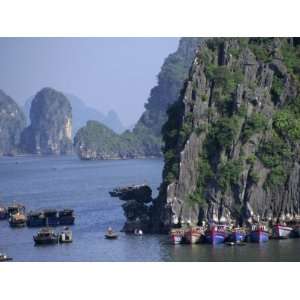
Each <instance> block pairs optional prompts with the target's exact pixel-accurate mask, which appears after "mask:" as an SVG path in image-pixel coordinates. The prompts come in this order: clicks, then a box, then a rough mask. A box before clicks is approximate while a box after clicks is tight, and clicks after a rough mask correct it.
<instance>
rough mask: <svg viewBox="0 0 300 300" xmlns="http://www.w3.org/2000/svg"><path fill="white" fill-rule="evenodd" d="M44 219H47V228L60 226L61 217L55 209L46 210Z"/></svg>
mask: <svg viewBox="0 0 300 300" xmlns="http://www.w3.org/2000/svg"><path fill="white" fill-rule="evenodd" d="M44 217H45V219H46V226H50V227H53V226H59V225H60V224H59V217H58V214H57V210H55V209H46V210H44Z"/></svg>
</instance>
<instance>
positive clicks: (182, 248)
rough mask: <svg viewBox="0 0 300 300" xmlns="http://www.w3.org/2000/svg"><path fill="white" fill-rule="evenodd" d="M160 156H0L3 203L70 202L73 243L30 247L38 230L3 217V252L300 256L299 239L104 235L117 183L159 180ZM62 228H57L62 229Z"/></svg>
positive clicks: (114, 219) (97, 257)
mask: <svg viewBox="0 0 300 300" xmlns="http://www.w3.org/2000/svg"><path fill="white" fill-rule="evenodd" d="M162 167H163V162H162V160H159V159H147V160H118V161H80V160H78V159H77V157H75V156H61V157H31V156H26V157H9V158H0V193H1V194H0V202H2V203H3V202H4V203H5V204H6V205H7V204H9V203H11V202H12V201H18V202H21V203H23V204H25V205H26V208H27V210H31V209H32V210H34V209H41V208H57V209H61V208H73V209H74V210H75V214H76V224H75V225H74V226H72V230H73V238H74V242H73V243H72V244H62V245H54V246H44V247H35V246H34V243H33V239H32V236H33V235H34V234H35V233H36V231H37V229H36V228H20V229H12V228H10V227H9V225H8V223H7V221H0V252H5V253H7V254H9V255H10V256H12V257H13V258H14V261H300V259H299V257H300V239H294V240H285V241H269V242H268V243H266V244H264V245H256V244H247V245H246V246H244V247H228V246H226V245H219V246H215V247H212V246H210V245H176V246H173V245H170V244H169V243H168V241H167V237H166V236H163V235H162V236H161V235H145V236H143V237H136V236H132V235H126V234H124V233H120V236H119V239H118V240H114V241H110V240H105V239H104V233H105V230H106V228H107V227H108V226H112V227H113V228H114V229H115V230H120V229H121V228H122V226H123V223H124V221H125V218H124V216H123V211H122V208H121V205H122V201H120V200H118V199H116V198H111V197H110V196H109V194H108V191H110V190H111V189H112V188H114V187H115V186H118V185H127V184H134V183H143V182H146V183H148V184H149V185H150V186H151V187H152V189H153V191H154V193H157V187H158V186H159V184H160V182H161V171H162ZM59 229H60V228H57V230H59Z"/></svg>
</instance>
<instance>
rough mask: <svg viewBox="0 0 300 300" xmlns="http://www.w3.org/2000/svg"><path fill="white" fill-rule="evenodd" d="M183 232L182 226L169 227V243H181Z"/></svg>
mask: <svg viewBox="0 0 300 300" xmlns="http://www.w3.org/2000/svg"><path fill="white" fill-rule="evenodd" d="M184 233H185V232H184V229H182V228H174V229H171V230H170V234H169V235H170V240H171V243H172V244H174V245H176V244H181V243H183V240H184Z"/></svg>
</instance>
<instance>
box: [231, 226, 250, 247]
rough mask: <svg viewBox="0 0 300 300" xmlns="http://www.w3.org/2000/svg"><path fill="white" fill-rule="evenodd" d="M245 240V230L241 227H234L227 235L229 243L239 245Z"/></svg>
mask: <svg viewBox="0 0 300 300" xmlns="http://www.w3.org/2000/svg"><path fill="white" fill-rule="evenodd" d="M245 239H246V230H245V229H244V228H241V227H235V228H233V229H232V230H231V233H230V235H229V240H230V242H233V243H239V242H243V241H245Z"/></svg>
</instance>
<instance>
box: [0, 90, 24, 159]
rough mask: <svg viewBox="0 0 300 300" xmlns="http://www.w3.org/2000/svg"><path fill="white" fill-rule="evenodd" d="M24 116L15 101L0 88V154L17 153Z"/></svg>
mask: <svg viewBox="0 0 300 300" xmlns="http://www.w3.org/2000/svg"><path fill="white" fill-rule="evenodd" d="M25 125H26V121H25V116H24V114H23V112H22V111H21V109H20V108H19V106H18V105H17V103H16V102H15V101H14V100H13V99H12V98H11V97H9V96H8V95H6V94H5V92H4V91H2V90H0V156H1V155H14V154H17V153H18V146H19V142H20V136H21V132H22V130H23V129H24V127H25Z"/></svg>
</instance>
